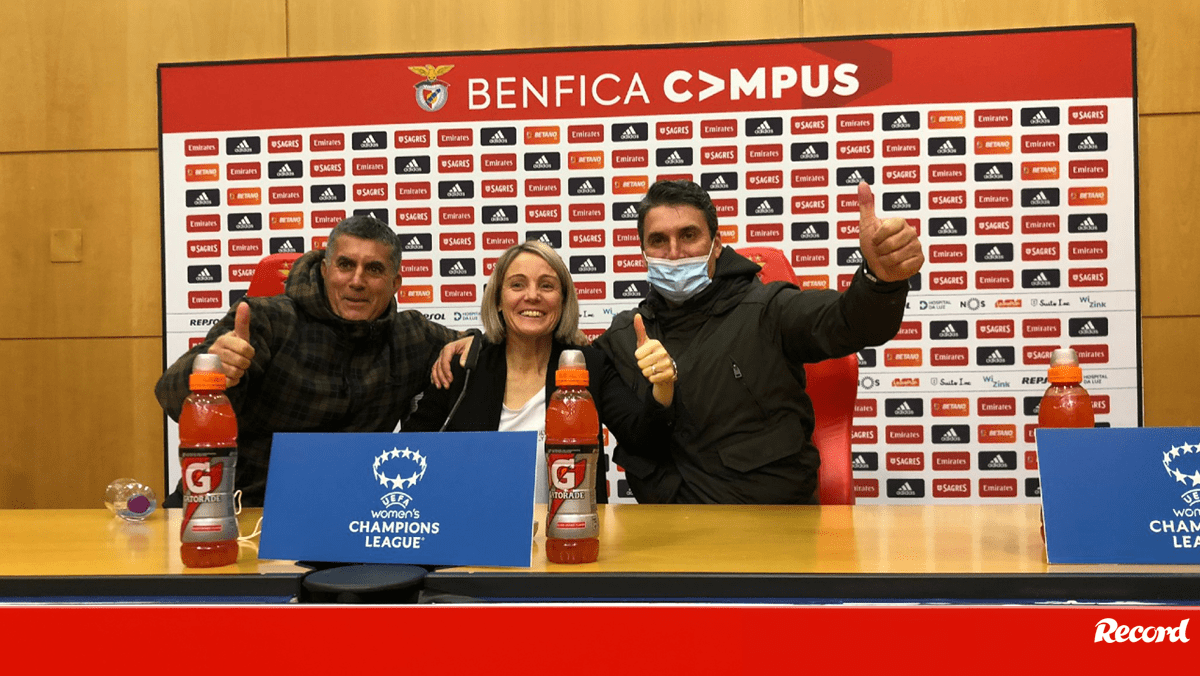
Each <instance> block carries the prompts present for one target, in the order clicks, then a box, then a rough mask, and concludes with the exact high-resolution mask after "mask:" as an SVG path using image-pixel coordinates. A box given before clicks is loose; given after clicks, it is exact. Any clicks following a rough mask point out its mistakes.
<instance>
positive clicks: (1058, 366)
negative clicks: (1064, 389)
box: [1046, 347, 1083, 383]
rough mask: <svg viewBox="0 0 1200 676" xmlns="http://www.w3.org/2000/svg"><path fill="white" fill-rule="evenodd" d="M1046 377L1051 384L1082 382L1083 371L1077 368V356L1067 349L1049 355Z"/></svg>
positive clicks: (1073, 351) (1060, 349)
mask: <svg viewBox="0 0 1200 676" xmlns="http://www.w3.org/2000/svg"><path fill="white" fill-rule="evenodd" d="M1046 377H1047V379H1049V380H1050V382H1052V383H1078V382H1082V381H1083V369H1081V368H1079V355H1077V354H1076V353H1075V350H1072V349H1071V348H1069V347H1063V348H1059V349H1057V350H1055V351H1054V352H1052V353H1050V370H1049V372H1048V373H1047V374H1046Z"/></svg>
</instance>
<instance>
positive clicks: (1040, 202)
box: [1029, 192, 1050, 206]
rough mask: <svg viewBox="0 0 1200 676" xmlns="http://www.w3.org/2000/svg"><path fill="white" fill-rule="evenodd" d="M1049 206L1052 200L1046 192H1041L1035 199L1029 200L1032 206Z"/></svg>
mask: <svg viewBox="0 0 1200 676" xmlns="http://www.w3.org/2000/svg"><path fill="white" fill-rule="evenodd" d="M1048 204H1050V200H1049V198H1047V197H1046V193H1044V192H1039V193H1038V194H1036V195H1034V196H1033V199H1031V200H1029V205H1030V206H1046V205H1048Z"/></svg>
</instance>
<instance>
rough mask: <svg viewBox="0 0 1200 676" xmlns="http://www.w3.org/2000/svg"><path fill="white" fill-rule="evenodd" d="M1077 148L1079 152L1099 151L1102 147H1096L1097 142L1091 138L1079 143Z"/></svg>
mask: <svg viewBox="0 0 1200 676" xmlns="http://www.w3.org/2000/svg"><path fill="white" fill-rule="evenodd" d="M1075 147H1076V148H1077V149H1079V150H1099V148H1100V146H1098V145H1096V142H1095V141H1093V140H1092V137H1091V136H1088V137H1086V138H1084V139H1083V140H1082V141H1080V142H1079V145H1077V146H1075Z"/></svg>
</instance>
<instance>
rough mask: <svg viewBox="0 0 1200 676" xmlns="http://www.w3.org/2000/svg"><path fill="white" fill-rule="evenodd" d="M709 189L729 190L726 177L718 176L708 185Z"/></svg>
mask: <svg viewBox="0 0 1200 676" xmlns="http://www.w3.org/2000/svg"><path fill="white" fill-rule="evenodd" d="M708 189H709V190H728V189H729V183H728V182H727V181H726V180H725V177H724V176H717V177H716V178H715V179H713V181H712V183H709V184H708Z"/></svg>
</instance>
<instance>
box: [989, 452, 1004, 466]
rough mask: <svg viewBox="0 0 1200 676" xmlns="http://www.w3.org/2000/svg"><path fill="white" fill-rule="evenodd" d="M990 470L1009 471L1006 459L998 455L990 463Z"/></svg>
mask: <svg viewBox="0 0 1200 676" xmlns="http://www.w3.org/2000/svg"><path fill="white" fill-rule="evenodd" d="M988 469H1008V463H1007V462H1004V458H1003V457H1001V456H999V455H997V456H995V457H993V458H992V459H991V461H989V462H988Z"/></svg>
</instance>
